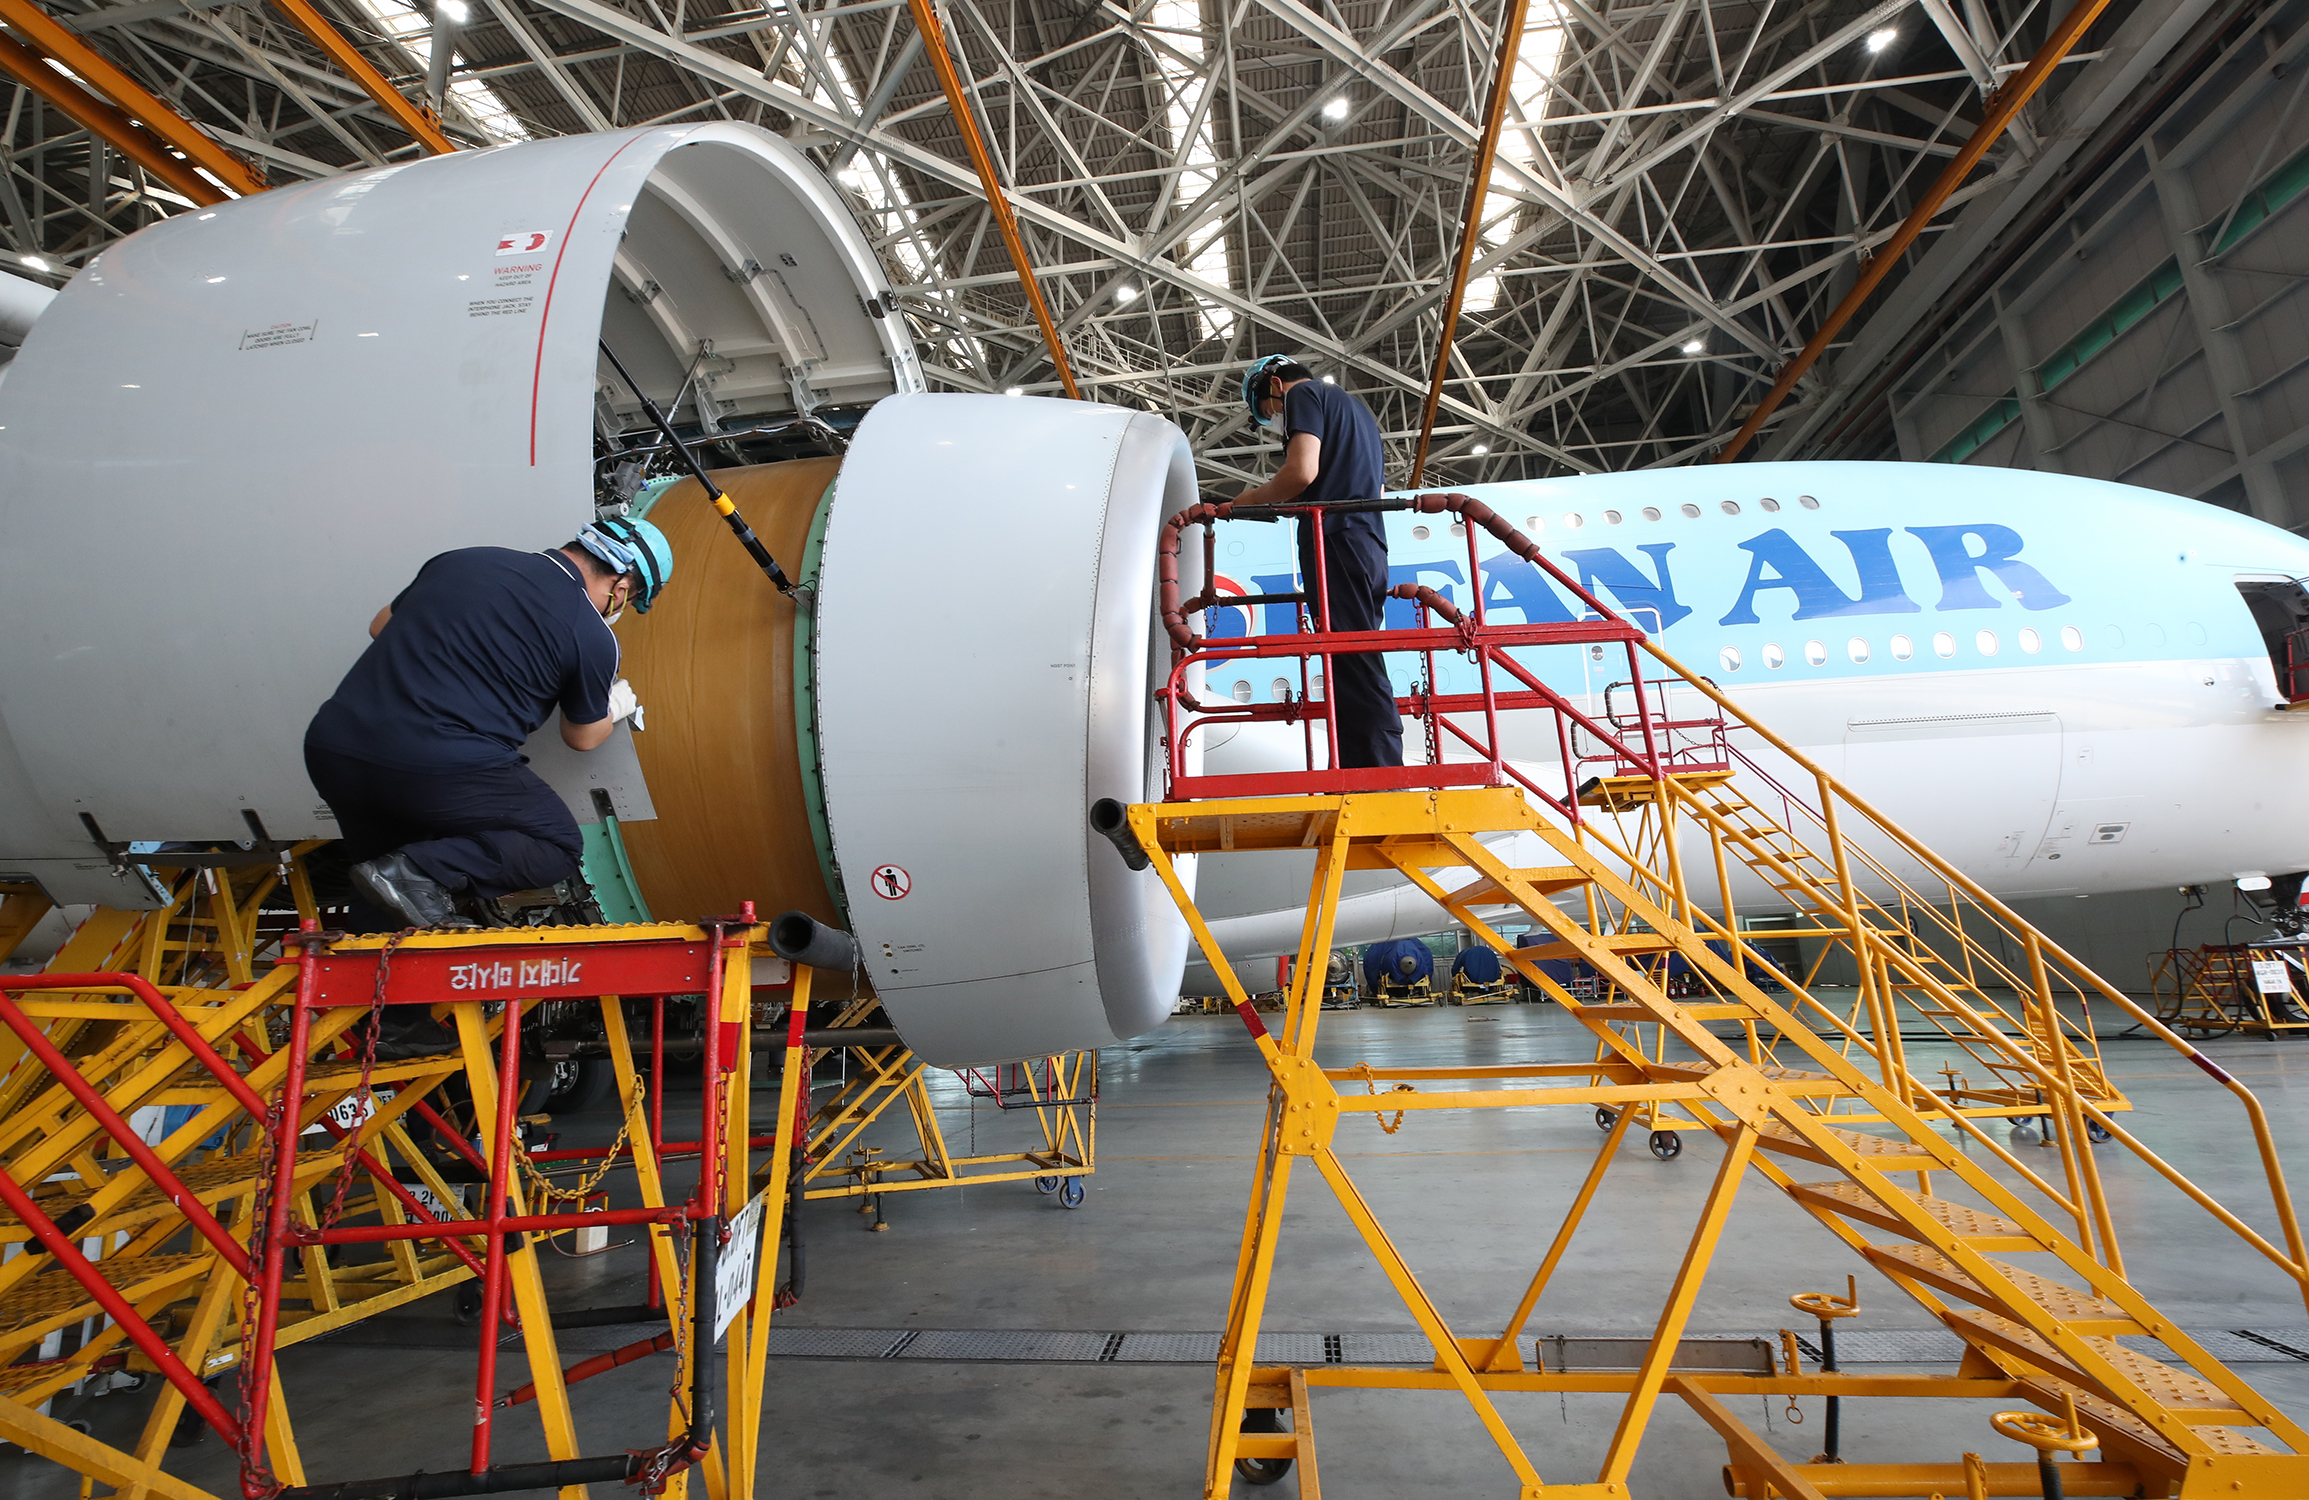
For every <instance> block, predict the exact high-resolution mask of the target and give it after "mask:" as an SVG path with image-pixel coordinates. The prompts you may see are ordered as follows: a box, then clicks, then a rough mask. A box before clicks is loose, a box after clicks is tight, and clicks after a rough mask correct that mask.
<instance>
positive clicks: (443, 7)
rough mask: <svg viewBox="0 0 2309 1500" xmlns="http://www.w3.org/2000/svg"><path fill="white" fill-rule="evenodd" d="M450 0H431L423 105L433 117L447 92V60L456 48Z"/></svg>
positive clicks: (455, 25)
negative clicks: (431, 9) (430, 21)
mask: <svg viewBox="0 0 2309 1500" xmlns="http://www.w3.org/2000/svg"><path fill="white" fill-rule="evenodd" d="M449 4H450V0H433V44H432V46H431V47H430V48H429V49H428V50H427V53H426V58H425V107H426V108H427V109H429V110H431V111H432V112H433V116H434V118H435V119H439V118H440V115H441V101H442V100H443V99H444V98H446V97H447V96H448V93H449V60H450V57H451V55H452V54H453V53H454V52H455V51H456V50H457V23H456V21H455V20H454V19H452V18H451V16H450V14H449Z"/></svg>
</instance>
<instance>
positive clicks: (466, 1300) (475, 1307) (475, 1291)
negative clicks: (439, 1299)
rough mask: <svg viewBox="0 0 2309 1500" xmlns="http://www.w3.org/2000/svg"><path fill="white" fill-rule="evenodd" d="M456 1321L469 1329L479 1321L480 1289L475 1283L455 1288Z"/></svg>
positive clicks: (462, 1284) (463, 1284)
mask: <svg viewBox="0 0 2309 1500" xmlns="http://www.w3.org/2000/svg"><path fill="white" fill-rule="evenodd" d="M457 1321H458V1322H459V1323H460V1324H461V1325H463V1326H464V1327H467V1328H471V1327H472V1326H473V1325H474V1324H476V1323H478V1322H480V1321H481V1287H480V1285H479V1283H477V1282H471V1281H468V1282H464V1283H461V1284H460V1285H459V1286H458V1288H457Z"/></svg>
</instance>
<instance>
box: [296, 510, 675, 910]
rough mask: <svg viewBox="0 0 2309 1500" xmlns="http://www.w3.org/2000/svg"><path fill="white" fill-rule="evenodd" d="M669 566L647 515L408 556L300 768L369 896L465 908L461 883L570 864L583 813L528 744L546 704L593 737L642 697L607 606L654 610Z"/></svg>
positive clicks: (468, 888)
mask: <svg viewBox="0 0 2309 1500" xmlns="http://www.w3.org/2000/svg"><path fill="white" fill-rule="evenodd" d="M672 573H673V548H672V546H671V545H670V544H668V543H667V541H666V539H665V534H664V533H663V532H661V531H659V530H658V529H657V528H656V527H655V526H652V525H650V524H649V523H648V522H647V521H624V520H615V521H600V522H596V523H595V524H594V525H591V526H588V527H586V528H585V530H584V531H582V532H580V533H579V534H578V538H577V540H576V541H573V542H571V543H569V544H568V545H567V546H565V547H557V548H555V549H553V550H552V551H549V552H515V551H512V550H511V549H509V548H504V547H467V548H464V549H462V550H460V551H456V552H444V553H442V554H441V555H440V556H438V557H436V558H434V559H433V560H432V561H430V562H428V563H426V564H425V566H424V567H422V568H420V569H418V570H417V577H416V581H415V582H413V583H411V584H410V585H409V586H408V587H407V588H406V589H403V590H402V591H401V593H400V595H399V597H397V598H395V599H394V600H393V602H392V603H391V604H389V605H387V606H386V607H385V608H383V609H381V610H379V611H378V612H377V618H376V619H374V620H372V621H371V622H370V623H369V636H370V645H369V649H368V650H367V651H365V652H363V653H362V654H361V659H360V660H359V661H357V662H355V663H354V664H353V669H352V670H351V671H350V672H347V673H346V674H345V680H344V681H343V682H342V683H340V684H339V685H338V687H337V692H336V696H335V697H333V698H331V699H330V700H329V701H328V702H326V703H324V704H322V705H321V709H320V712H318V713H316V714H314V715H313V722H312V724H311V725H310V726H309V727H308V728H307V729H306V730H305V770H306V772H307V773H308V774H309V775H310V776H311V777H312V778H313V785H314V786H315V787H316V788H318V789H319V791H320V794H321V796H322V798H323V799H324V800H325V801H326V802H327V803H328V804H329V810H330V811H331V812H333V813H335V814H336V817H337V833H338V836H339V837H340V838H341V839H342V840H343V841H344V844H345V850H346V854H347V855H348V857H350V858H351V859H352V860H353V861H354V864H353V866H352V870H351V875H352V880H353V885H354V888H355V890H356V891H358V892H359V893H360V894H361V895H362V896H363V897H365V898H366V899H367V900H368V901H370V902H371V903H374V904H375V905H376V906H378V907H379V908H381V909H382V910H383V911H385V912H386V913H389V914H391V915H393V916H395V917H397V918H399V919H400V920H401V921H402V922H404V923H407V924H409V925H412V926H416V927H439V926H442V925H445V924H459V923H460V922H461V920H462V919H460V918H459V917H458V914H457V907H456V902H455V897H456V896H458V895H459V894H461V893H465V892H472V893H473V894H476V895H479V896H485V897H496V896H503V895H506V894H508V893H510V892H513V891H526V890H532V889H536V888H538V887H543V886H551V885H553V884H554V883H555V882H557V881H560V880H565V879H567V878H568V877H569V876H571V875H573V874H575V873H577V869H578V866H579V862H580V859H581V857H582V855H583V852H584V843H583V841H582V840H581V838H580V836H579V834H578V831H577V820H576V818H575V817H573V816H572V815H571V814H570V811H569V809H568V807H566V806H565V805H564V804H563V803H562V800H561V798H560V797H559V796H557V795H556V794H555V793H554V791H553V789H552V788H550V787H548V786H547V785H546V784H545V782H544V781H543V780H542V779H541V778H540V777H539V776H538V775H537V773H536V772H534V771H532V770H530V769H529V767H528V764H527V763H526V760H525V758H524V757H523V756H522V754H521V747H522V744H523V742H525V741H526V740H527V739H528V738H529V736H530V734H531V733H532V732H533V731H534V730H535V729H536V728H537V726H538V725H539V724H541V723H543V722H544V721H545V717H546V715H547V714H549V713H551V712H552V711H553V710H554V708H555V707H557V706H558V707H559V708H560V710H561V738H562V740H563V741H564V742H565V743H566V744H568V745H569V746H570V747H571V748H572V749H576V750H591V749H594V748H596V747H597V746H599V745H601V744H603V743H604V742H606V741H607V740H608V739H609V736H610V731H611V730H612V729H614V728H615V727H616V725H617V723H618V721H619V720H621V719H625V718H628V717H632V716H634V715H635V713H636V711H637V710H638V709H639V707H640V705H639V704H638V703H637V702H636V701H635V697H634V692H633V688H632V686H631V685H630V684H629V683H627V682H626V681H625V679H624V678H622V677H619V676H618V675H617V662H618V648H617V637H616V636H615V635H613V634H611V633H610V629H609V622H610V621H612V620H614V619H616V618H617V617H618V615H619V614H620V613H622V612H623V611H624V609H625V606H626V604H627V603H628V602H629V601H630V602H631V603H632V604H633V606H634V607H635V608H636V609H639V610H642V611H644V612H646V611H647V610H648V609H649V607H650V605H651V603H652V602H653V601H654V600H655V599H656V597H657V593H658V591H659V590H660V589H662V588H664V587H665V582H666V579H667V578H668V577H670V576H671V575H672Z"/></svg>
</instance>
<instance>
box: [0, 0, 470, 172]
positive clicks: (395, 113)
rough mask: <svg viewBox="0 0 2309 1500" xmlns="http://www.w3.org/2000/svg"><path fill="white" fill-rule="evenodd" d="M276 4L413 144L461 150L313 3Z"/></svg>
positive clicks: (443, 151)
mask: <svg viewBox="0 0 2309 1500" xmlns="http://www.w3.org/2000/svg"><path fill="white" fill-rule="evenodd" d="M17 3H23V0H17ZM273 4H275V5H277V6H279V7H280V8H281V11H282V13H283V14H285V15H287V16H288V18H289V19H290V20H292V21H294V22H296V23H297V29H298V30H300V31H302V32H304V34H305V35H306V36H309V37H311V38H312V39H313V42H314V44H315V45H316V46H318V47H319V48H320V49H321V50H322V51H323V52H326V53H327V54H328V55H329V61H331V62H333V63H335V64H336V65H337V68H338V70H339V71H341V72H342V73H343V74H344V75H345V76H346V77H347V78H350V79H352V80H353V82H354V83H356V84H358V85H360V88H361V92H363V93H365V94H367V95H368V96H369V97H370V98H371V99H374V100H376V101H377V103H378V105H379V106H380V107H381V108H383V110H384V111H385V113H386V114H388V115H391V116H392V117H393V123H394V124H396V125H399V126H400V127H401V128H402V129H403V130H405V131H407V132H408V133H409V137H410V139H411V140H414V141H415V142H416V143H417V144H418V145H420V146H423V147H424V148H425V149H426V150H427V151H429V152H431V153H433V154H434V155H435V156H444V155H447V154H448V153H449V152H451V151H454V150H456V149H457V147H456V146H455V144H454V143H452V142H451V141H450V139H449V137H447V136H445V135H443V134H442V133H441V119H440V117H439V116H438V115H436V114H434V113H433V111H431V110H430V109H420V108H418V107H417V106H416V105H414V104H411V103H410V102H409V101H408V100H406V99H404V98H402V97H401V91H400V90H399V89H396V88H394V87H393V85H392V84H390V83H388V82H386V81H385V75H384V74H382V73H380V72H378V71H377V70H376V69H375V68H374V67H372V66H370V63H369V60H368V59H367V58H366V57H363V56H362V55H361V53H360V51H359V49H358V48H356V47H354V45H353V44H352V43H351V42H348V41H346V40H345V38H344V34H343V33H341V32H339V31H338V30H337V28H336V27H334V26H332V25H330V24H329V18H328V17H327V16H324V15H322V14H321V13H320V12H319V11H318V10H315V9H314V8H313V6H312V3H311V0H273Z"/></svg>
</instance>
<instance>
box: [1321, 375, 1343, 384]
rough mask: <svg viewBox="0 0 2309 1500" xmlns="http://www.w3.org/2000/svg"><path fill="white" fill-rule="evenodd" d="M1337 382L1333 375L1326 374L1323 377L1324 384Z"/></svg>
mask: <svg viewBox="0 0 2309 1500" xmlns="http://www.w3.org/2000/svg"><path fill="white" fill-rule="evenodd" d="M1338 383H1339V382H1338V380H1337V378H1336V377H1334V376H1330V375H1326V376H1324V377H1323V384H1325V385H1337V384H1338Z"/></svg>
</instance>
